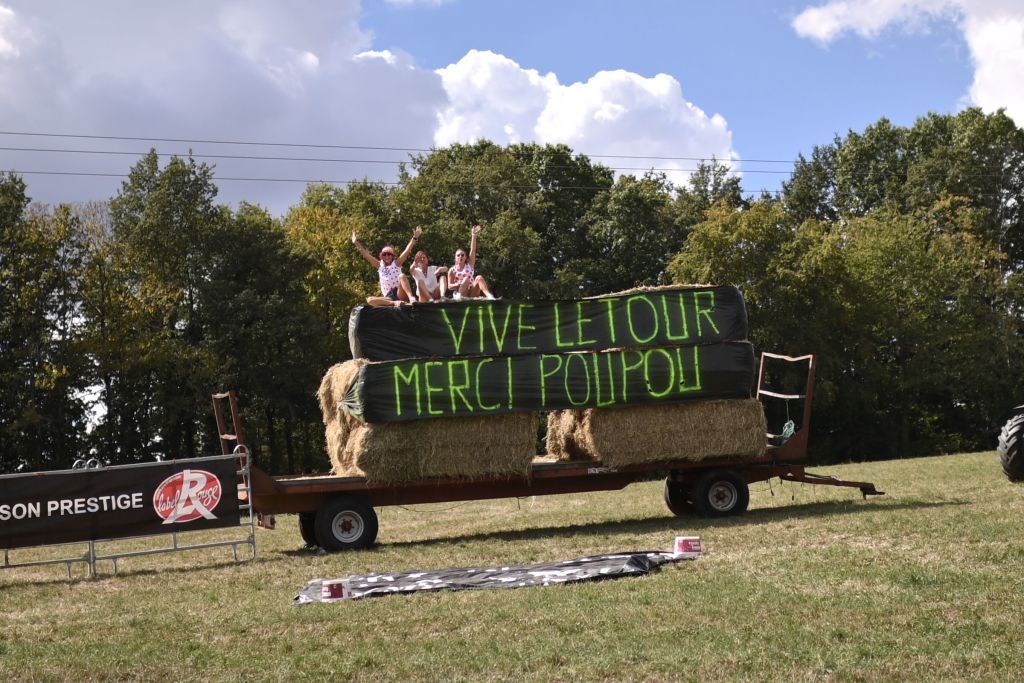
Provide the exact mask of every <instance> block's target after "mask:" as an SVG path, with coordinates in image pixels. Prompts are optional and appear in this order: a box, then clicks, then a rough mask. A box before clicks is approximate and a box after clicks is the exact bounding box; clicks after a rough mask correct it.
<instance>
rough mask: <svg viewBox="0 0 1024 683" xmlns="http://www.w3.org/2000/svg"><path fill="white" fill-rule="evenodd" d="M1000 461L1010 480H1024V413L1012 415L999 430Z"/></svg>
mask: <svg viewBox="0 0 1024 683" xmlns="http://www.w3.org/2000/svg"><path fill="white" fill-rule="evenodd" d="M996 450H998V451H999V461H1000V462H1001V463H1002V464H1003V472H1005V473H1006V476H1007V477H1008V478H1009V479H1010V481H1024V413H1022V414H1020V415H1017V416H1016V417H1011V418H1010V419H1009V421H1007V423H1006V424H1005V425H1003V430H1002V431H1001V432H999V447H998V448H997V449H996Z"/></svg>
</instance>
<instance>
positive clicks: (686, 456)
mask: <svg viewBox="0 0 1024 683" xmlns="http://www.w3.org/2000/svg"><path fill="white" fill-rule="evenodd" d="M567 412H571V411H567ZM580 412H581V413H582V415H581V417H580V418H579V419H578V420H576V422H575V426H574V429H573V431H572V436H571V438H570V439H568V440H567V441H568V442H571V443H572V444H573V447H575V448H578V449H579V451H580V452H581V453H583V454H585V455H586V456H587V457H590V458H593V459H595V460H600V461H601V462H602V463H603V464H604V465H607V466H608V467H622V466H625V465H640V464H647V463H658V462H670V461H673V460H692V461H700V460H705V459H707V458H720V457H732V456H735V457H738V458H744V459H755V458H759V457H761V456H763V455H764V453H765V445H766V439H765V432H766V431H767V424H766V421H765V417H764V410H763V408H762V406H761V402H760V401H758V400H757V399H737V400H725V401H691V402H689V403H678V404H670V405H656V406H636V407H630V408H604V409H590V410H585V411H580ZM565 427H566V425H565V423H564V422H563V423H562V425H561V428H562V429H563V430H564V429H565Z"/></svg>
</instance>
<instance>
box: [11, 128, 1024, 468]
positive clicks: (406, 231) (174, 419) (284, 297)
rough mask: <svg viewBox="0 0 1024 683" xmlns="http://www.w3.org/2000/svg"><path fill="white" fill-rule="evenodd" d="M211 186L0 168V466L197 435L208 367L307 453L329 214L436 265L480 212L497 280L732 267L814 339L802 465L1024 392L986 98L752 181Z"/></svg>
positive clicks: (172, 447) (996, 416)
mask: <svg viewBox="0 0 1024 683" xmlns="http://www.w3.org/2000/svg"><path fill="white" fill-rule="evenodd" d="M216 198H217V186H216V179H215V174H214V168H212V167H211V166H208V165H206V164H202V163H196V162H195V160H194V159H192V158H179V157H174V158H171V160H170V161H169V162H167V163H166V164H164V165H163V166H161V165H160V163H159V161H158V157H157V154H156V151H155V150H153V151H152V152H150V154H148V155H146V156H145V157H143V158H142V159H140V160H139V162H138V163H136V164H135V165H134V166H133V167H132V168H131V171H130V173H129V177H128V179H127V180H126V181H125V182H124V183H123V184H122V187H121V189H120V191H119V192H118V193H117V195H116V196H115V197H113V198H112V199H111V200H110V201H109V202H98V203H94V204H88V205H59V206H55V207H51V206H40V205H37V204H34V203H32V202H31V201H30V197H29V194H28V188H27V186H26V184H25V182H24V180H23V179H22V178H21V177H19V176H17V175H16V174H12V173H8V174H2V175H0V472H13V471H32V470H43V469H60V468H66V467H69V466H70V465H71V464H72V463H73V462H74V461H75V460H76V459H78V458H82V457H97V458H99V459H100V460H102V461H104V462H108V463H111V464H115V463H127V462H137V461H146V460H151V459H153V457H154V456H157V455H159V456H162V457H190V456H197V455H203V454H209V453H213V452H215V451H216V449H217V447H218V446H217V440H216V436H217V435H216V429H215V425H214V423H213V418H212V411H211V409H210V394H211V393H212V392H213V391H216V390H220V389H222V388H229V387H230V388H235V389H238V390H239V392H240V395H241V397H242V401H243V407H244V413H245V420H246V425H247V428H248V433H249V440H250V444H251V445H252V446H253V447H254V449H255V452H256V457H257V460H258V461H259V462H260V464H261V465H262V466H264V467H266V468H267V469H269V470H270V471H273V472H300V471H317V470H322V469H325V468H326V467H327V466H328V465H327V460H326V457H325V455H324V444H323V438H324V437H323V428H322V424H321V420H320V415H319V409H318V405H317V402H316V399H315V396H314V393H315V391H316V388H317V386H318V384H319V380H320V378H321V376H322V375H323V374H324V372H325V371H326V369H327V368H328V367H329V366H330V365H332V364H333V363H335V362H339V361H341V360H344V359H345V358H347V357H348V340H347V328H348V316H349V312H350V310H351V308H352V307H353V306H354V305H356V304H358V303H360V302H361V301H363V300H364V298H365V297H366V296H368V295H371V294H373V293H374V292H375V289H376V286H377V282H376V274H375V273H374V272H373V271H372V269H370V268H369V267H368V266H367V264H366V263H365V261H363V259H362V258H361V257H360V256H359V254H358V253H357V252H356V251H355V249H354V248H353V247H352V245H351V242H350V236H351V234H352V231H353V230H355V231H357V232H358V233H359V235H360V238H361V239H362V241H363V242H364V243H366V244H367V245H370V248H371V250H372V249H375V248H379V247H380V246H382V245H384V244H388V243H394V244H396V245H397V246H398V247H399V248H401V247H402V246H404V244H405V243H406V241H407V240H408V238H409V236H410V234H411V232H412V230H413V228H414V227H416V226H422V227H423V228H424V231H425V232H424V235H423V238H422V239H421V240H420V243H419V245H418V248H423V249H425V250H427V251H428V252H429V254H430V257H431V260H432V261H433V262H434V263H444V264H447V263H448V262H449V261H450V260H451V255H452V253H453V252H454V251H455V249H456V248H459V247H462V248H466V247H467V246H468V242H469V227H470V226H471V225H473V224H474V223H482V224H484V225H485V229H484V232H483V233H482V235H481V241H480V249H479V255H478V270H479V271H480V272H483V273H484V274H485V275H486V276H487V278H488V280H489V281H490V282H491V283H492V286H493V287H494V288H495V289H496V290H497V292H498V294H499V295H502V296H504V297H505V298H514V299H550V298H578V297H581V296H589V295H594V294H602V293H608V292H614V291H620V290H624V289H629V288H632V287H637V286H644V285H657V284H667V283H673V282H674V283H720V284H735V285H738V286H739V287H740V288H741V289H742V291H743V292H744V294H745V296H746V300H747V307H748V312H749V320H750V338H751V340H752V341H753V342H754V344H755V346H756V348H757V349H759V350H769V351H777V352H782V353H788V354H801V353H812V352H813V353H815V354H817V356H818V358H819V362H820V365H819V367H818V371H817V373H818V374H817V383H816V399H815V405H814V415H813V418H812V433H811V450H812V458H813V459H814V460H815V461H818V462H830V461H836V460H842V459H849V458H882V457H903V456H913V455H920V454H930V453H938V452H950V451H960V450H968V449H978V448H988V447H990V446H991V443H992V441H993V438H994V433H995V431H996V429H997V428H998V425H999V424H1001V423H1002V421H1003V420H1005V419H1006V417H1007V414H1008V411H1009V409H1010V408H1011V407H1012V406H1013V405H1015V402H1016V403H1020V402H1024V361H1022V357H1024V353H1022V351H1024V341H1022V340H1024V225H1022V221H1024V216H1022V211H1024V130H1021V129H1020V128H1018V127H1016V126H1015V125H1014V123H1013V122H1012V120H1011V119H1009V118H1008V117H1007V116H1006V115H1005V114H1004V113H1002V112H997V113H994V114H985V113H983V112H981V111H980V110H977V109H968V110H966V111H963V112H961V113H959V114H956V115H938V114H930V115H928V116H925V117H922V118H920V119H919V120H918V121H916V122H915V123H914V125H913V126H910V127H900V126H895V125H893V124H892V123H890V122H889V121H888V120H886V119H881V120H880V121H878V122H877V123H875V124H873V125H871V126H869V127H868V128H867V129H865V130H864V131H862V132H859V133H857V132H852V131H851V132H849V133H848V134H847V135H846V136H843V137H840V136H837V137H836V138H835V139H834V140H833V141H832V142H831V143H828V144H823V145H820V146H818V147H815V149H814V150H813V153H812V154H811V155H810V157H809V158H805V157H803V156H800V157H799V158H798V159H797V161H796V163H795V165H794V170H793V173H792V175H791V176H790V178H789V179H788V180H787V181H786V182H785V183H784V184H783V188H782V191H781V192H779V193H777V194H769V193H763V194H762V195H761V196H758V197H754V196H744V195H743V192H742V190H741V186H740V179H739V177H738V176H737V175H735V174H733V173H731V172H730V168H729V167H728V166H727V165H725V164H722V163H720V162H716V161H712V162H709V163H701V164H700V166H699V168H698V170H697V172H696V173H694V174H693V175H692V177H691V178H690V180H689V181H688V183H687V184H686V185H685V186H673V184H672V183H670V182H669V181H668V180H667V179H666V177H665V176H664V175H662V174H659V173H655V172H650V173H647V174H646V175H644V176H642V177H633V176H620V177H618V178H616V177H615V174H614V172H613V170H612V169H610V168H608V167H606V166H604V165H602V164H600V163H596V162H594V161H592V160H591V159H589V158H588V157H587V156H585V155H581V154H576V153H574V152H573V150H571V149H570V148H568V147H566V146H562V145H547V146H540V145H536V144H513V145H509V146H499V145H496V144H493V143H490V142H487V141H481V142H478V143H474V144H469V145H458V144H457V145H452V146H450V147H445V148H440V149H435V150H433V151H431V152H429V153H424V154H420V155H413V156H411V157H410V159H409V161H408V162H407V163H406V164H403V165H402V167H401V169H400V176H399V182H398V183H396V184H394V185H388V184H384V183H377V182H372V181H363V182H359V183H354V184H352V185H349V186H347V187H337V186H330V185H315V184H314V185H310V186H308V187H307V188H306V191H305V192H304V194H303V195H302V197H301V199H300V201H299V202H298V204H296V205H295V206H293V207H292V208H291V209H289V211H288V212H287V213H286V214H285V215H284V216H282V217H274V216H272V215H270V213H268V212H267V211H266V210H265V209H263V208H261V207H260V206H258V205H256V204H245V203H243V204H241V205H240V206H239V207H238V208H237V209H231V208H229V207H226V206H223V205H219V204H218V203H217V201H216ZM786 409H787V410H790V409H791V410H792V411H793V412H794V413H796V414H798V413H799V411H800V410H802V406H799V405H794V406H792V407H790V406H786Z"/></svg>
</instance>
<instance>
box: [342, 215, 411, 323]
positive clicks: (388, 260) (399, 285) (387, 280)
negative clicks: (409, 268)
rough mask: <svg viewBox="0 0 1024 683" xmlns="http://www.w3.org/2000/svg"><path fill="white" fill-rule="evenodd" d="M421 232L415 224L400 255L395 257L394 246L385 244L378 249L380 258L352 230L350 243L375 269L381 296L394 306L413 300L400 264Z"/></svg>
mask: <svg viewBox="0 0 1024 683" xmlns="http://www.w3.org/2000/svg"><path fill="white" fill-rule="evenodd" d="M422 234H423V228H420V227H419V226H417V227H416V229H415V230H413V233H412V239H410V240H409V244H407V245H406V246H405V249H404V250H403V251H402V253H401V255H399V256H398V257H396V256H395V247H394V246H392V245H390V244H387V245H385V246H384V248H383V249H381V250H380V258H379V259H378V258H377V257H375V256H374V255H373V254H371V253H370V251H369V250H368V249H367V248H366V247H364V246H363V245H362V243H360V241H359V236H358V235H357V234H356V231H355V230H353V231H352V244H354V245H355V247H356V249H357V250H358V251H359V253H360V254H362V256H363V258H364V259H366V260H367V261H369V262H370V265H372V266H373V267H374V268H375V269H376V270H377V277H378V278H379V280H380V293H381V296H383V297H384V298H386V299H389V300H390V301H392V302H394V305H395V306H401V305H402V304H406V303H411V302H412V300H413V294H412V287H411V286H410V285H409V278H408V277H406V276H405V274H404V273H402V264H404V263H405V261H406V259H408V258H409V254H411V253H412V250H413V247H415V246H416V242H417V241H418V240H419V238H420V235H422ZM371 303H372V302H371ZM385 303H386V302H385Z"/></svg>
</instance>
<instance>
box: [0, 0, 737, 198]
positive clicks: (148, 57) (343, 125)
mask: <svg viewBox="0 0 1024 683" xmlns="http://www.w3.org/2000/svg"><path fill="white" fill-rule="evenodd" d="M361 17H362V10H361V7H360V3H359V0H338V1H336V2H334V3H330V4H326V3H287V4H285V3H280V2H276V1H272V0H223V1H222V2H219V3H217V4H215V5H210V4H209V3H208V2H207V1H206V0H179V1H178V2H177V3H175V4H174V5H168V4H163V3H140V2H135V1H134V0H106V1H104V2H95V3H83V2H80V1H79V0H48V2H46V3H38V2H33V1H31V0H0V123H2V126H0V130H3V131H23V132H40V133H50V134H52V133H71V134H87V135H95V136H128V137H133V136H134V137H147V136H151V137H158V138H184V139H192V140H223V141H265V142H292V143H311V144H314V145H358V146H366V147H398V148H413V149H422V148H425V147H429V146H430V145H431V144H437V145H447V144H450V143H452V142H457V141H458V142H468V141H471V140H474V139H479V138H489V139H492V140H494V141H496V142H498V143H508V142H527V141H536V142H539V143H542V144H543V143H566V144H569V145H571V146H572V147H573V149H575V150H576V151H577V152H581V153H585V154H590V155H594V156H595V158H596V159H597V160H601V159H600V157H599V156H597V155H602V154H621V155H632V156H641V155H649V156H674V157H708V156H711V155H715V156H717V157H718V158H721V159H731V158H734V157H735V154H734V152H733V150H732V135H731V132H730V131H729V128H728V125H727V124H726V122H725V120H724V119H723V118H722V117H721V116H718V115H713V116H709V115H707V114H705V113H704V112H703V111H702V110H701V109H700V108H698V107H697V106H695V105H694V104H692V103H690V102H688V101H687V100H686V99H685V98H684V97H683V94H682V88H681V87H680V84H679V82H678V81H676V80H675V79H674V78H672V77H671V76H668V75H665V74H659V75H656V76H653V77H644V76H640V75H638V74H635V73H630V72H626V71H603V72H600V73H597V74H594V75H593V76H592V77H590V78H589V79H588V80H586V81H585V82H579V83H572V84H567V85H563V84H562V83H560V82H559V80H558V77H557V76H556V75H555V74H554V73H542V72H540V71H537V70H534V69H527V68H523V67H522V66H520V65H519V64H517V63H516V62H515V61H513V60H511V59H509V58H507V57H504V56H502V55H499V54H495V53H493V52H485V51H475V50H474V51H470V52H468V53H467V54H466V55H465V56H464V57H462V59H460V60H459V61H457V62H456V63H454V64H451V65H449V66H447V67H445V68H443V69H439V70H438V71H436V72H435V71H431V70H425V69H422V68H419V67H417V66H416V64H415V61H414V59H413V57H412V56H410V55H409V54H407V53H405V52H404V51H402V50H401V49H399V48H395V47H392V48H391V49H387V50H384V49H381V48H380V47H377V46H375V45H374V44H373V36H372V34H370V33H369V32H368V31H367V30H365V29H364V28H363V27H362V26H361V25H360V20H361ZM151 144H153V145H155V146H156V147H157V148H158V151H159V152H161V153H176V154H187V153H188V152H189V150H190V149H191V151H192V152H193V153H195V154H196V155H197V158H198V160H199V161H204V162H206V163H211V164H214V165H215V166H216V176H215V177H216V181H217V184H218V186H219V187H220V191H221V196H220V199H221V200H222V201H226V202H229V203H234V202H237V201H239V200H242V199H245V200H248V201H254V202H258V203H261V204H263V205H265V206H268V207H269V208H270V209H271V210H272V211H274V212H275V213H282V212H284V211H285V210H286V209H287V208H288V207H289V206H291V205H293V204H294V203H295V202H296V201H297V200H298V198H299V195H300V194H301V192H302V191H303V189H304V187H305V185H304V183H301V182H298V183H282V182H269V181H267V182H241V181H235V180H231V179H232V178H265V179H285V178H289V179H298V180H327V181H330V180H346V179H355V178H363V177H368V178H371V179H374V180H385V181H388V180H394V179H395V178H396V176H397V162H399V161H402V160H405V159H407V155H406V154H403V153H402V152H385V151H373V150H367V149H362V150H360V149H316V148H287V147H273V146H265V147H246V146H236V145H226V144H210V143H199V142H193V143H175V142H159V141H157V142H153V143H150V142H148V141H145V140H139V141H117V140H106V139H92V140H89V139H68V138H48V137H32V136H21V137H18V136H9V135H0V146H2V147H34V148H58V149H79V150H97V151H104V152H123V153H127V154H125V155H91V154H88V155H87V154H71V153H67V152H38V151H37V152H29V151H12V150H0V170H3V171H6V170H15V171H20V172H22V173H24V174H25V179H26V181H27V182H28V185H29V194H30V195H31V196H32V197H33V198H34V199H36V200H37V201H42V202H61V201H85V200H92V199H105V198H109V197H111V196H112V195H114V194H115V193H116V192H117V190H118V188H119V186H120V183H121V182H122V178H120V177H116V176H119V175H123V174H126V173H127V171H128V169H129V168H130V167H131V165H133V164H134V163H135V162H136V161H137V158H138V156H137V155H138V154H142V153H145V152H146V151H148V149H149V147H150V146H151ZM203 155H221V156H222V158H210V157H205V158H204V156H203ZM240 155H241V156H264V157H266V156H272V157H316V158H320V159H324V158H326V159H328V160H338V159H342V160H345V161H300V160H270V159H262V160H261V159H232V158H223V157H227V156H240ZM353 160H355V161H354V162H353ZM605 161H606V162H608V163H609V165H614V166H635V167H638V168H639V169H640V170H638V171H637V173H640V172H642V170H643V169H644V168H645V167H646V168H650V167H651V166H656V167H659V168H668V169H686V168H692V167H693V165H694V162H692V161H683V160H680V161H675V162H673V161H667V160H657V159H650V158H645V159H637V160H623V159H615V160H612V159H606V160H605ZM374 162H384V163H374ZM30 171H45V172H50V173H53V172H60V173H66V172H72V173H92V174H108V176H110V177H103V176H82V175H78V176H74V175H72V176H63V175H44V174H35V173H29V172H30ZM671 177H672V179H673V180H675V181H677V182H678V181H682V180H684V179H685V177H686V174H685V172H683V171H680V172H677V173H675V174H673V175H672V176H671Z"/></svg>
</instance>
